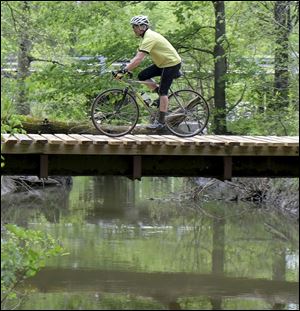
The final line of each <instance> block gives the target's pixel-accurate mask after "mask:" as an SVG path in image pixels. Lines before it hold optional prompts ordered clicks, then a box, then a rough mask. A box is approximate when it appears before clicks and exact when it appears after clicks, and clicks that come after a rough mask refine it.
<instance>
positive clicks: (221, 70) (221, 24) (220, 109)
mask: <svg viewBox="0 0 300 311" xmlns="http://www.w3.org/2000/svg"><path fill="white" fill-rule="evenodd" d="M213 4H214V10H215V47H214V60H215V79H214V86H215V88H214V99H215V100H214V101H215V112H214V132H215V134H225V133H226V132H227V126H226V84H225V75H226V71H227V65H226V64H227V60H226V55H225V50H224V47H223V44H224V41H225V34H226V30H225V5H224V1H213Z"/></svg>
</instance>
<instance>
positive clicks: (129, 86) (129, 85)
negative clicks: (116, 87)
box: [117, 78, 185, 115]
mask: <svg viewBox="0 0 300 311" xmlns="http://www.w3.org/2000/svg"><path fill="white" fill-rule="evenodd" d="M117 80H118V81H119V82H121V83H123V84H124V85H125V86H126V87H125V89H126V88H127V89H130V90H131V91H132V93H133V95H134V96H135V98H138V99H139V101H137V102H138V104H139V105H140V106H141V104H140V103H142V104H143V106H144V107H146V109H147V111H148V112H149V114H150V115H153V113H154V111H153V109H151V108H150V107H149V106H148V105H147V104H146V103H145V102H144V100H143V98H142V96H141V95H140V94H139V92H138V91H137V90H136V89H135V88H134V87H133V84H145V85H147V84H151V82H146V81H139V80H132V79H126V78H125V79H124V78H123V79H120V80H119V79H117ZM170 96H174V98H175V100H176V102H177V104H178V105H179V106H180V107H181V108H182V109H183V110H184V109H185V108H184V107H183V106H182V104H181V103H180V101H179V100H178V98H177V96H176V94H175V92H173V91H172V89H171V88H170V95H169V97H170Z"/></svg>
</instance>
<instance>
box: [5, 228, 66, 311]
mask: <svg viewBox="0 0 300 311" xmlns="http://www.w3.org/2000/svg"><path fill="white" fill-rule="evenodd" d="M1 231H2V233H1V309H2V310H3V309H11V308H13V307H14V306H16V305H17V304H18V303H19V301H20V299H21V295H20V293H18V292H17V287H18V286H19V285H20V284H21V283H22V282H23V281H24V280H25V279H26V278H28V277H31V276H34V275H35V274H36V273H37V272H38V271H39V270H40V269H41V268H42V267H44V266H45V261H46V259H47V258H48V257H50V256H56V255H58V254H61V253H62V247H61V246H60V245H58V244H57V242H56V241H55V240H54V239H53V238H51V237H50V236H48V235H46V234H45V233H43V232H40V231H35V230H28V229H24V228H21V227H18V226H16V225H12V224H8V225H6V226H5V227H3V228H1Z"/></svg>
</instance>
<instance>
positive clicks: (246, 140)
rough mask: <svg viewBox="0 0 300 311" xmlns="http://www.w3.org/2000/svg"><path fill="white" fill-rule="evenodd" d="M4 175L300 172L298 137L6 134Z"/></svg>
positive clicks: (222, 175)
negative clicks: (116, 136)
mask: <svg viewBox="0 0 300 311" xmlns="http://www.w3.org/2000/svg"><path fill="white" fill-rule="evenodd" d="M1 141H2V155H3V156H4V161H5V166H4V167H3V168H2V174H4V175H37V176H39V177H41V178H46V177H48V175H52V176H54V175H59V176H76V175H120V176H127V177H129V178H132V179H140V178H141V177H142V176H202V177H215V178H219V179H221V180H224V179H231V177H299V161H298V156H299V137H298V136H267V137H264V136H221V135H205V136H196V137H192V138H179V137H176V136H172V135H126V136H123V137H119V138H110V137H107V136H103V135H87V134H86V135H85V134H69V135H66V134H41V135H38V134H26V135H25V134H14V135H10V134H2V138H1Z"/></svg>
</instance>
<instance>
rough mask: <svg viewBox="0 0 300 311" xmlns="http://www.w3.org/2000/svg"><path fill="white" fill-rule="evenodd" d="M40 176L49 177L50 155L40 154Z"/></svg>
mask: <svg viewBox="0 0 300 311" xmlns="http://www.w3.org/2000/svg"><path fill="white" fill-rule="evenodd" d="M39 178H48V155H47V154H41V155H40V171H39Z"/></svg>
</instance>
